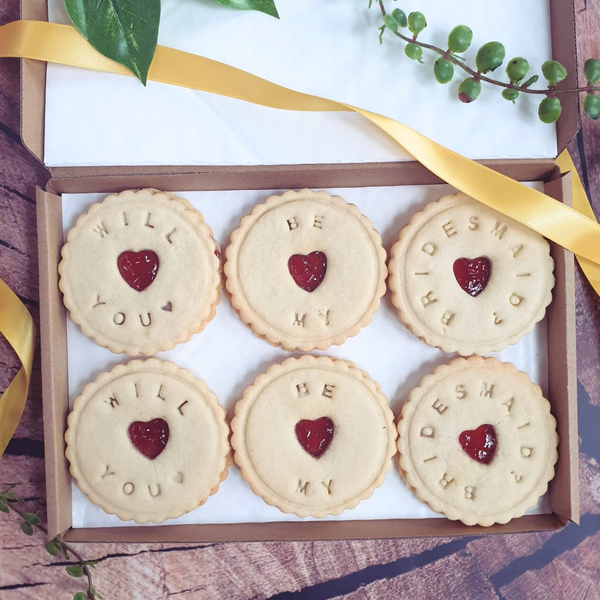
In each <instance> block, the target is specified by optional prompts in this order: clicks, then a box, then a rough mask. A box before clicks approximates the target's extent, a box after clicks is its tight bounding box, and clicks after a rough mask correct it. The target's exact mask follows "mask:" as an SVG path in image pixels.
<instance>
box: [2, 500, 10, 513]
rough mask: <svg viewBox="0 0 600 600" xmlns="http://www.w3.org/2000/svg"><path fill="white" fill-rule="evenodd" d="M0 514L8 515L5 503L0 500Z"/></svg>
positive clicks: (8, 510)
mask: <svg viewBox="0 0 600 600" xmlns="http://www.w3.org/2000/svg"><path fill="white" fill-rule="evenodd" d="M0 512H3V513H9V512H10V509H9V508H8V506H6V503H5V502H3V501H2V500H0Z"/></svg>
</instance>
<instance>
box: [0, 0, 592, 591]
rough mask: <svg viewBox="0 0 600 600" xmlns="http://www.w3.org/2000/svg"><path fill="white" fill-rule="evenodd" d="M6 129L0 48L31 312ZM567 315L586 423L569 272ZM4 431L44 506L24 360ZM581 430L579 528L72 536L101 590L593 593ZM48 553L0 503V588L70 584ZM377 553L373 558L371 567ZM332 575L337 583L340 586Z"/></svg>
mask: <svg viewBox="0 0 600 600" xmlns="http://www.w3.org/2000/svg"><path fill="white" fill-rule="evenodd" d="M18 5H19V1H18V0H5V1H4V2H2V3H0V24H1V23H5V22H8V21H12V20H15V19H17V18H18V16H19V10H18ZM576 8H577V11H578V12H577V22H578V28H579V37H578V55H579V58H580V63H582V62H583V60H584V59H585V58H586V57H588V56H591V55H595V56H597V57H599V56H600V36H598V31H599V30H600V5H599V2H598V0H587V3H586V0H576ZM18 132H19V66H18V62H17V61H16V60H3V61H1V62H0V156H2V161H1V162H0V277H2V278H3V279H4V280H5V281H6V282H7V283H8V284H9V285H10V286H11V287H12V288H13V289H14V290H15V291H16V292H17V293H18V294H19V295H20V296H21V297H22V298H23V299H24V301H25V302H26V303H27V305H28V307H29V308H30V309H31V310H32V313H33V314H34V317H35V319H36V320H37V302H38V277H37V253H36V243H37V241H36V227H35V206H34V204H33V190H34V186H35V185H44V183H45V181H46V179H47V173H46V171H45V169H44V168H43V167H42V166H41V165H39V164H38V163H37V161H36V160H35V159H34V158H33V157H32V156H31V155H30V154H29V152H28V151H27V150H25V149H24V148H23V147H22V146H21V145H20V143H19V133H18ZM599 132H600V124H598V123H592V122H591V121H589V120H584V121H583V128H582V134H581V135H580V137H579V139H578V140H575V141H574V142H572V143H571V145H570V150H571V152H572V154H573V157H574V160H575V162H576V164H577V165H578V167H579V169H580V172H582V173H583V175H584V179H585V181H586V182H587V185H588V187H589V190H590V192H591V199H592V203H593V205H594V207H595V209H596V211H597V214H600V169H599V166H600V135H599ZM582 166H583V168H582ZM577 324H578V338H577V347H578V373H579V380H580V382H581V384H582V386H583V388H584V390H585V392H586V395H585V396H584V395H583V394H582V397H581V398H580V404H581V409H580V410H581V413H582V415H585V422H582V431H585V432H589V431H591V430H592V429H595V430H596V431H599V430H600V301H599V299H598V297H597V296H596V295H595V294H594V293H593V292H592V291H591V289H590V287H589V285H588V284H587V282H585V280H584V279H583V277H582V276H581V275H578V277H577ZM17 369H18V362H17V359H16V357H15V356H14V354H13V353H12V352H11V351H10V350H9V348H8V347H7V345H6V343H5V342H4V340H0V390H3V389H5V388H6V386H7V385H8V383H9V381H10V380H11V378H12V377H13V376H14V374H15V373H16V370H17ZM16 437H17V442H16V443H13V444H12V445H11V448H10V449H9V452H8V453H7V455H6V456H5V457H4V458H3V459H2V461H0V482H8V481H16V482H19V494H20V495H22V496H24V497H25V498H27V499H28V503H27V508H28V509H32V510H33V509H38V510H39V512H40V514H41V515H42V516H43V514H44V495H45V493H44V470H43V459H42V458H41V457H40V453H41V446H40V442H41V440H42V427H41V384H40V370H39V362H37V361H36V364H35V365H34V378H33V382H32V388H31V392H30V398H29V402H28V405H27V408H26V410H25V414H24V416H23V420H22V421H21V424H20V425H19V428H18V430H17V433H16ZM590 438H591V436H590V435H589V434H588V433H586V437H585V439H584V440H583V444H582V451H583V452H584V454H583V455H582V460H581V469H580V476H581V502H582V512H583V513H585V515H584V521H583V526H582V528H580V530H578V529H577V528H574V527H572V526H570V527H569V528H567V530H565V531H563V532H559V533H556V534H549V533H544V534H523V535H519V536H494V537H487V538H481V539H474V540H462V541H461V540H453V541H451V542H449V540H445V539H424V540H386V541H376V542H375V541H361V542H328V543H326V542H315V543H264V544H220V545H214V546H210V547H203V548H201V547H198V546H197V545H193V544H192V545H187V546H182V547H179V546H172V545H171V546H169V545H159V544H154V545H144V546H141V545H133V544H85V545H80V548H79V549H80V551H81V552H83V553H84V554H85V555H86V557H88V558H101V559H102V561H101V563H100V564H99V565H98V567H97V569H96V573H95V579H96V582H97V587H98V589H99V590H100V591H101V592H102V593H103V594H104V595H105V597H106V598H125V597H135V598H159V599H166V598H171V597H173V598H177V599H184V598H185V599H188V598H190V599H191V598H194V599H221V598H228V599H234V598H235V599H238V598H239V599H240V600H246V599H250V598H267V597H269V596H271V595H274V594H280V593H282V592H286V591H293V590H300V589H304V590H305V592H304V597H317V596H315V594H316V593H319V594H323V593H326V594H329V596H328V597H334V596H336V595H337V596H338V597H346V598H351V599H353V600H354V599H358V598H361V599H363V598H367V599H369V600H371V599H375V598H377V599H380V598H402V597H419V598H423V597H445V598H466V597H468V598H473V599H474V598H495V597H497V596H496V594H498V593H501V594H502V595H503V597H505V598H507V599H517V598H523V597H528V598H544V599H545V598H559V597H564V598H588V599H592V598H596V597H600V584H599V583H598V580H599V577H598V575H599V574H598V568H599V567H598V561H597V556H598V550H599V548H598V546H599V544H600V533H598V530H597V529H595V528H596V527H597V525H598V523H597V521H595V520H594V519H595V517H593V515H594V514H598V513H599V512H600V473H599V465H598V460H600V442H599V441H598V440H597V439H590ZM590 515H592V516H590ZM572 531H576V532H580V536H579V538H577V539H575V538H576V536H575V534H574V533H571V532H572ZM586 536H588V537H586ZM581 540H582V541H581ZM576 542H577V543H576ZM573 543H576V545H575V546H574V547H573V548H571V547H570V546H569V544H573ZM449 544H451V545H449ZM552 544H554V545H555V546H556V544H558V551H556V550H555V553H556V554H557V556H554V555H553V556H549V558H548V560H549V562H548V563H547V564H546V563H544V562H543V561H544V560H545V559H544V556H546V555H547V554H548V553H549V552H550V550H549V549H550V548H551V547H552ZM432 549H435V552H431V551H432ZM448 549H450V550H451V551H450V550H448ZM454 549H456V550H457V551H456V552H454ZM446 552H448V554H446ZM409 557H411V558H409ZM532 557H533V558H532ZM536 561H538V562H536ZM57 562H59V561H57V560H56V559H53V558H51V557H50V556H48V555H47V554H46V553H45V551H44V550H43V548H42V546H41V536H40V535H38V534H37V533H36V535H35V537H34V538H27V537H25V536H24V535H23V534H22V533H21V532H20V531H19V529H18V521H17V519H16V518H15V517H14V516H13V515H11V516H5V515H0V599H1V600H15V599H21V598H33V597H38V598H62V597H65V598H68V597H69V595H71V596H72V594H73V593H74V592H75V591H77V590H78V589H80V588H79V587H78V583H79V582H77V581H75V580H73V579H72V578H70V577H69V576H68V575H66V573H65V572H64V566H62V565H61V564H57ZM378 565H383V566H382V567H381V568H380V569H379V570H373V569H377V566H378ZM522 565H525V566H526V567H527V570H525V571H524V572H521V571H519V568H520V566H522ZM353 574H358V575H356V576H354V575H353ZM348 578H350V579H348ZM373 578H375V579H373ZM360 581H368V583H367V585H366V587H364V588H360V589H358V590H356V588H353V589H348V588H352V585H356V586H358V585H359V584H360ZM323 582H332V583H331V584H330V585H329V586H328V587H326V588H323V587H314V586H319V585H320V584H323ZM19 586H21V587H19ZM22 586H25V587H22ZM3 588H4V589H3ZM342 589H343V591H344V594H345V595H343V596H339V594H340V591H341V590H342ZM346 592H349V593H348V594H346ZM319 597H324V596H319Z"/></svg>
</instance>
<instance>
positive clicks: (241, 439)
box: [231, 356, 396, 518]
mask: <svg viewBox="0 0 600 600" xmlns="http://www.w3.org/2000/svg"><path fill="white" fill-rule="evenodd" d="M232 430H233V437H232V440H231V443H232V446H233V448H234V459H235V462H236V463H237V464H238V465H239V467H240V469H241V472H242V476H243V477H244V479H245V480H246V481H248V483H249V484H250V486H251V488H252V491H253V492H254V493H255V494H258V495H259V496H261V497H262V498H263V500H264V501H265V502H266V503H267V504H270V505H272V506H276V507H277V508H279V510H281V511H282V512H284V513H294V514H296V515H297V516H299V517H309V516H310V517H316V518H322V517H325V516H327V515H339V514H340V513H341V512H343V511H344V510H346V509H347V508H354V507H355V506H356V505H357V504H358V503H359V502H360V501H361V500H364V499H365V498H369V497H370V496H371V495H372V494H373V491H374V490H375V488H377V487H379V486H380V485H381V484H382V483H383V480H384V477H385V474H386V473H387V472H388V471H389V470H390V469H391V467H392V457H393V456H394V455H395V454H396V446H395V441H396V428H395V427H394V417H393V414H392V411H391V410H390V408H389V405H388V401H387V398H386V397H385V396H384V395H383V394H382V393H381V388H380V387H379V385H378V384H377V383H375V382H374V381H373V380H371V379H370V378H369V376H368V375H367V373H365V372H364V371H361V370H360V369H357V368H356V366H355V365H354V364H353V363H350V362H346V361H342V360H335V359H331V358H328V357H324V356H322V357H315V356H303V357H302V358H300V359H295V358H289V359H287V360H286V361H285V362H283V363H282V364H278V365H273V366H271V367H270V368H269V370H268V371H267V372H266V373H264V374H262V375H259V376H258V377H257V378H256V380H255V381H254V383H253V384H252V385H251V386H249V387H248V388H246V390H245V391H244V395H243V398H242V399H241V400H240V401H239V402H238V403H237V405H236V407H235V417H234V419H233V422H232Z"/></svg>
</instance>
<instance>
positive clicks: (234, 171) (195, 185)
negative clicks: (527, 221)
mask: <svg viewBox="0 0 600 600" xmlns="http://www.w3.org/2000/svg"><path fill="white" fill-rule="evenodd" d="M486 164H487V166H489V167H491V168H493V169H495V170H498V171H500V172H503V173H504V174H506V175H508V176H510V177H513V178H515V179H517V180H521V181H527V180H529V181H531V180H541V181H544V182H545V186H544V189H545V192H546V193H547V194H548V195H550V196H553V197H554V198H556V199H558V200H561V201H563V202H566V203H570V176H569V175H567V176H564V177H560V174H559V173H558V171H557V169H556V167H555V165H554V162H553V161H547V160H540V161H486ZM435 183H442V182H441V181H440V180H439V179H438V178H437V177H435V176H434V175H433V174H432V173H430V172H429V171H427V170H426V169H425V168H424V167H422V166H421V165H419V164H418V163H398V164H390V163H387V164H363V165H323V166H317V167H314V166H294V167H287V166H285V167H284V166H282V167H239V168H231V167H214V168H203V169H199V168H183V169H182V168H168V167H165V168H163V169H162V170H161V172H157V170H156V169H154V168H151V169H144V168H121V169H114V168H113V169H109V170H107V169H104V168H93V169H86V170H85V172H84V173H79V174H78V175H77V176H72V173H71V172H69V170H68V169H67V170H65V171H62V170H60V169H54V170H53V179H52V180H50V182H49V184H48V187H47V190H46V191H43V190H38V194H37V204H38V231H39V256H40V298H42V299H43V301H42V303H41V307H40V310H41V337H42V376H43V392H44V395H43V406H44V438H45V449H46V481H47V495H48V524H49V533H50V535H51V536H53V535H56V534H59V533H61V534H63V535H64V538H65V539H66V540H69V541H98V542H99V541H105V542H108V541H121V542H123V541H127V542H220V541H252V540H332V539H366V538H370V539H373V538H396V537H419V536H450V535H478V534H483V533H513V532H527V531H542V530H555V529H560V528H561V527H563V526H564V525H565V524H566V523H567V522H568V521H569V520H572V521H577V520H578V518H579V514H578V447H577V440H578V438H577V412H576V411H577V397H576V389H577V388H576V361H575V307H574V262H573V256H572V255H571V254H570V253H569V252H567V251H565V250H563V249H562V248H561V247H559V246H557V245H555V244H551V249H552V255H553V258H554V260H555V264H556V267H555V276H556V287H555V290H554V299H553V302H552V304H551V305H550V307H549V309H548V314H547V316H548V361H549V373H548V375H549V379H548V390H549V393H548V395H549V399H550V401H551V403H552V410H553V413H554V415H555V416H556V418H557V421H558V431H559V435H560V444H559V461H558V463H557V465H556V476H555V478H554V480H553V482H552V483H551V485H550V492H549V500H550V506H551V508H552V511H553V513H552V514H541V515H530V516H524V517H521V518H519V519H514V520H512V521H510V522H509V523H507V524H505V525H494V526H492V527H487V528H484V527H478V526H474V527H468V526H465V525H463V524H462V523H460V522H453V521H449V520H447V519H388V520H370V521H364V520H363V521H325V522H316V521H306V522H278V523H241V524H238V523H235V524H199V525H162V526H157V527H118V528H114V527H113V528H84V529H72V528H71V526H72V508H71V476H70V474H69V470H68V462H67V460H66V458H65V455H64V450H65V448H64V439H63V435H64V430H65V427H66V418H67V415H68V412H69V403H68V397H69V394H68V381H67V367H66V365H67V333H66V312H65V308H64V306H63V303H62V298H61V294H60V291H59V289H58V272H57V266H58V262H59V260H60V249H61V247H62V244H63V229H62V201H61V198H60V195H59V194H61V193H83V192H94V191H97V190H103V191H107V192H119V191H122V190H124V189H134V188H141V187H156V188H158V189H161V190H165V191H182V190H188V191H193V190H197V191H201V190H217V189H218V190H223V189H227V190H232V189H273V188H275V189H293V188H302V187H310V188H321V187H367V186H369V187H372V186H373V187H375V186H388V185H427V184H435Z"/></svg>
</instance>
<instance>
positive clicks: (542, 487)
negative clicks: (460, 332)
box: [398, 356, 558, 527]
mask: <svg viewBox="0 0 600 600" xmlns="http://www.w3.org/2000/svg"><path fill="white" fill-rule="evenodd" d="M398 431H399V434H400V437H399V440H398V449H399V451H400V460H399V466H400V474H401V475H402V477H404V479H405V481H406V483H407V485H408V487H409V488H410V489H411V490H412V491H413V493H414V494H415V496H417V498H418V499H419V500H421V501H422V502H425V503H426V504H428V505H429V507H430V508H431V509H432V510H434V511H436V512H440V513H443V514H445V515H446V516H447V517H448V518H449V519H452V520H459V521H462V522H463V523H465V524H466V525H482V526H484V527H487V526H489V525H493V524H494V523H507V522H508V521H510V519H513V518H515V517H520V516H521V515H523V514H524V513H525V511H526V510H527V509H528V508H531V507H532V506H535V504H536V503H537V501H538V499H539V498H540V496H542V495H543V494H544V493H545V492H546V490H547V488H548V483H549V482H550V480H551V479H552V478H553V477H554V465H555V463H556V461H557V459H558V452H557V446H558V434H557V433H556V421H555V419H554V417H553V416H552V415H551V414H550V403H549V402H548V401H547V400H546V399H545V398H544V397H543V396H542V391H541V389H540V388H539V386H537V385H534V384H533V383H531V381H530V380H529V377H528V376H527V374H526V373H522V372H520V371H517V369H516V368H515V367H514V366H513V365H511V364H509V363H501V362H499V361H498V360H496V359H495V358H481V357H478V356H473V357H470V358H467V359H464V358H457V359H455V360H453V361H452V362H451V363H450V364H448V365H443V366H441V367H438V368H437V369H436V370H435V371H434V372H433V374H432V375H427V376H426V377H425V378H424V379H423V380H422V381H421V383H420V384H419V387H417V388H416V389H414V390H413V391H412V392H411V393H410V395H409V397H408V401H407V402H406V403H405V404H404V407H403V409H402V414H401V416H400V419H399V421H398Z"/></svg>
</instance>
